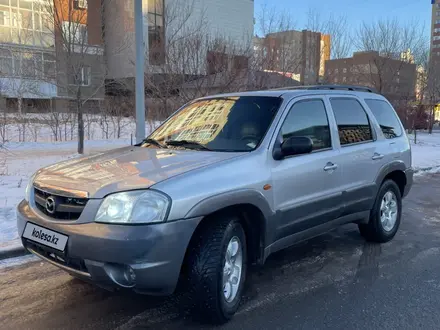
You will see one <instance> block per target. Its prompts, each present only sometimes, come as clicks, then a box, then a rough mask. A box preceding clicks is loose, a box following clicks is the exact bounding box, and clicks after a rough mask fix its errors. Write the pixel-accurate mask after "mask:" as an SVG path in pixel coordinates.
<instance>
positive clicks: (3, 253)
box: [0, 245, 29, 260]
mask: <svg viewBox="0 0 440 330" xmlns="http://www.w3.org/2000/svg"><path fill="white" fill-rule="evenodd" d="M27 254H29V251H28V250H26V249H25V248H24V247H23V246H21V245H20V246H14V247H12V248H6V249H0V260H3V259H10V258H16V257H21V256H24V255H27Z"/></svg>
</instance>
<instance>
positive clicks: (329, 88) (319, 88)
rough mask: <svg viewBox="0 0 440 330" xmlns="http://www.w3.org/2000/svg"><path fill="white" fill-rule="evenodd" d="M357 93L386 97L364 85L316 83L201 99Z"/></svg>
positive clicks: (365, 95)
mask: <svg viewBox="0 0 440 330" xmlns="http://www.w3.org/2000/svg"><path fill="white" fill-rule="evenodd" d="M317 94H319V95H338V94H339V95H341V94H342V95H357V96H361V97H363V98H365V97H368V98H375V99H384V97H383V96H382V95H380V94H378V93H377V92H376V91H375V90H374V89H372V88H369V87H363V86H348V85H316V86H298V87H286V88H279V89H270V90H260V91H247V92H236V93H227V94H217V95H211V96H207V97H203V98H200V99H210V98H217V97H238V96H271V97H283V98H293V97H298V96H307V95H317Z"/></svg>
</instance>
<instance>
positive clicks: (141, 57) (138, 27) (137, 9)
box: [134, 0, 146, 143]
mask: <svg viewBox="0 0 440 330" xmlns="http://www.w3.org/2000/svg"><path fill="white" fill-rule="evenodd" d="M134 17H135V43H136V88H135V93H136V143H140V142H142V140H143V139H144V138H145V112H146V108H145V82H144V65H145V45H144V17H143V10H142V0H134Z"/></svg>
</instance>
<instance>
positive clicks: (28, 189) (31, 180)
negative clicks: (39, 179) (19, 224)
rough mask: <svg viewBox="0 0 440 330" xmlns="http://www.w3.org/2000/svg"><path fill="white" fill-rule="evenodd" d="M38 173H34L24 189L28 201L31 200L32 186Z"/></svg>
mask: <svg viewBox="0 0 440 330" xmlns="http://www.w3.org/2000/svg"><path fill="white" fill-rule="evenodd" d="M36 174H37V173H34V174H33V175H32V176H31V177H30V178H29V181H28V184H27V186H26V190H25V191H24V199H25V200H26V202H29V201H30V200H31V193H32V187H33V185H34V179H35V175H36Z"/></svg>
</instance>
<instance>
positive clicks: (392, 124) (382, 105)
mask: <svg viewBox="0 0 440 330" xmlns="http://www.w3.org/2000/svg"><path fill="white" fill-rule="evenodd" d="M365 102H366V103H367V104H368V106H369V107H370V109H371V112H372V113H373V115H374V117H376V119H377V122H378V123H379V125H380V128H381V129H382V132H383V134H384V135H385V137H386V138H387V139H394V138H396V137H399V136H401V135H402V126H401V125H400V123H399V119H398V118H397V115H396V113H395V112H394V110H393V108H392V107H391V106H390V105H389V104H388V103H387V102H385V101H382V100H371V99H370V100H365Z"/></svg>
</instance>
